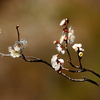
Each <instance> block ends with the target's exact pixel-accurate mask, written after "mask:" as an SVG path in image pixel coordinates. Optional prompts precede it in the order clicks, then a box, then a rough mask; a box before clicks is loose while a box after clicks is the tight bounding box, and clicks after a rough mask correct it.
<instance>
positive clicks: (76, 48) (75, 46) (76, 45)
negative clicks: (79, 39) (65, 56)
mask: <svg viewBox="0 0 100 100" xmlns="http://www.w3.org/2000/svg"><path fill="white" fill-rule="evenodd" d="M81 47H82V44H80V43H79V44H74V45H73V46H72V48H73V49H74V50H75V51H78V48H79V51H84V49H83V48H81Z"/></svg>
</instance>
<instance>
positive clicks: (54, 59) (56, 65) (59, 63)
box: [51, 54, 64, 71]
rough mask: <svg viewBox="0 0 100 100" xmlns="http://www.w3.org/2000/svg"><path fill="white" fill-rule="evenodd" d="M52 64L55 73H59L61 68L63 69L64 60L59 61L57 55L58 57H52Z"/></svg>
mask: <svg viewBox="0 0 100 100" xmlns="http://www.w3.org/2000/svg"><path fill="white" fill-rule="evenodd" d="M51 64H52V68H54V69H55V71H58V70H60V69H61V67H63V65H64V60H63V59H59V57H58V54H56V55H53V56H52V58H51Z"/></svg>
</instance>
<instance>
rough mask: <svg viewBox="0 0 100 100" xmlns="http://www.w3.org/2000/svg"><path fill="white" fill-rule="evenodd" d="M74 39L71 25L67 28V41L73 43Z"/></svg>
mask: <svg viewBox="0 0 100 100" xmlns="http://www.w3.org/2000/svg"><path fill="white" fill-rule="evenodd" d="M74 40H75V35H74V30H73V28H72V26H71V27H69V30H68V43H70V44H72V43H74Z"/></svg>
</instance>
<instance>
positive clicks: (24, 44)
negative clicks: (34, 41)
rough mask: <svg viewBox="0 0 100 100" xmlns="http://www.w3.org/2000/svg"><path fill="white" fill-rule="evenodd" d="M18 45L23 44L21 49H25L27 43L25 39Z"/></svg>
mask: <svg viewBox="0 0 100 100" xmlns="http://www.w3.org/2000/svg"><path fill="white" fill-rule="evenodd" d="M20 43H22V44H23V48H25V47H26V46H27V41H26V40H25V39H21V40H20Z"/></svg>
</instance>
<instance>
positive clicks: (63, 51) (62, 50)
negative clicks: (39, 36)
mask: <svg viewBox="0 0 100 100" xmlns="http://www.w3.org/2000/svg"><path fill="white" fill-rule="evenodd" d="M53 43H54V44H56V45H57V47H56V49H57V51H58V52H61V53H62V54H65V50H64V49H65V48H64V47H63V46H62V45H61V44H60V43H59V42H58V41H54V42H53Z"/></svg>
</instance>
